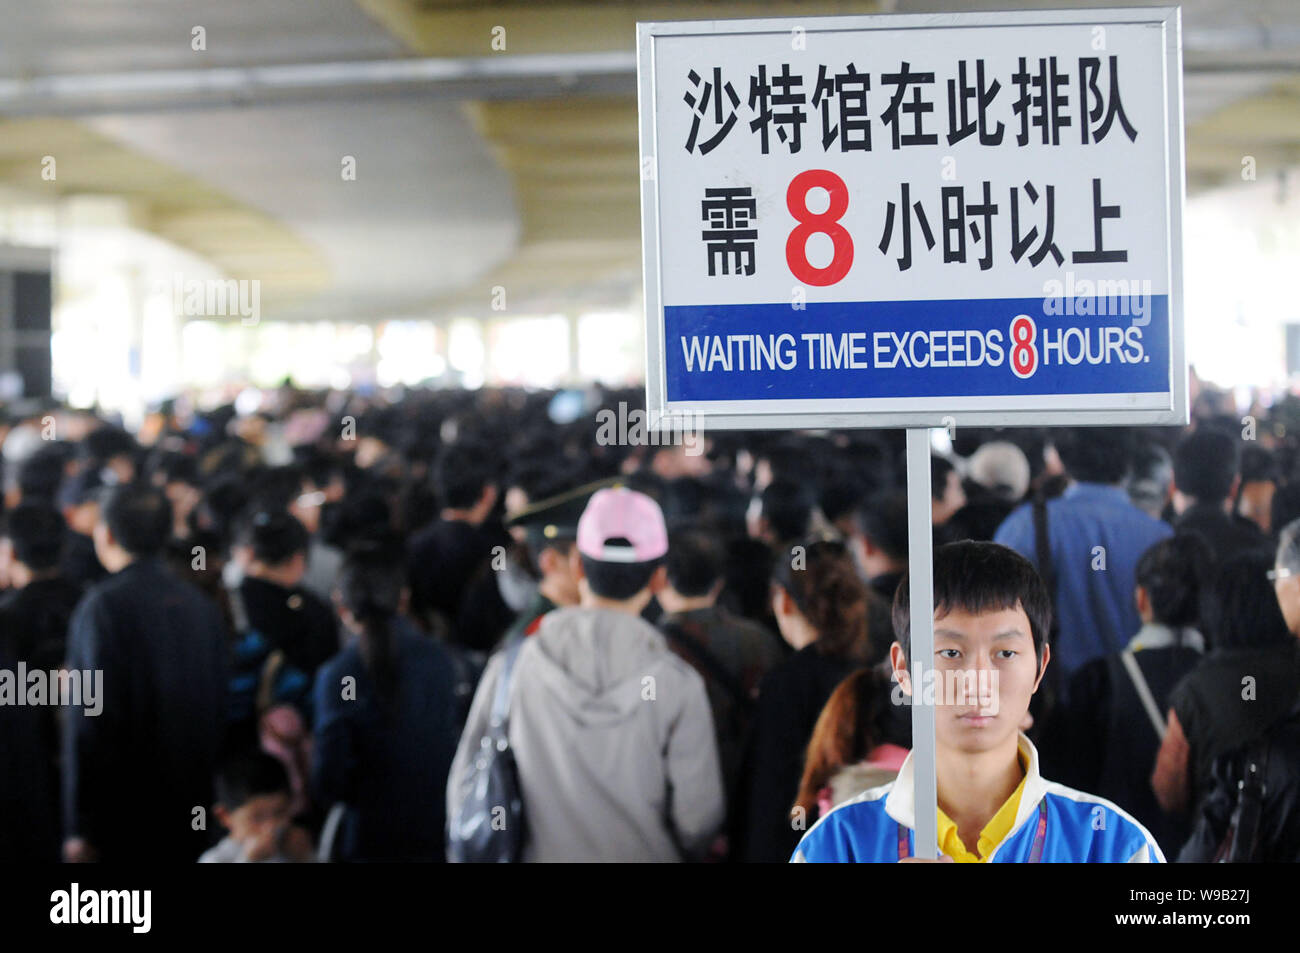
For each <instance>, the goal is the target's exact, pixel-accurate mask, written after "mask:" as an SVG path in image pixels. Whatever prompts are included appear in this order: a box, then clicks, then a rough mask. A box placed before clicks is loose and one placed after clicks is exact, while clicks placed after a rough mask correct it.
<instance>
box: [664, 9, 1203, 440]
mask: <svg viewBox="0 0 1300 953" xmlns="http://www.w3.org/2000/svg"><path fill="white" fill-rule="evenodd" d="M638 32H639V36H638V39H639V68H638V79H639V90H640V121H641V150H642V179H643V182H642V236H643V251H644V265H645V295H646V315H647V334H646V339H647V385H646V386H647V406H648V408H649V409H650V411H651V413H652V414H660V415H664V416H666V417H668V418H670V419H671V418H674V417H677V416H678V415H684V414H692V415H696V414H698V415H703V419H704V421H706V422H707V423H709V424H710V425H715V426H721V427H771V428H781V427H807V426H814V427H815V426H889V427H899V426H903V427H920V426H943V425H944V424H945V423H946V422H947V418H949V417H955V418H956V419H957V420H958V421H959V422H961V423H966V424H1063V423H1094V424H1108V423H1109V424H1118V423H1184V422H1186V419H1187V416H1186V414H1187V406H1186V388H1187V373H1186V363H1185V358H1184V355H1183V341H1182V301H1181V293H1182V288H1181V286H1182V263H1181V228H1182V204H1183V192H1184V184H1183V155H1182V140H1183V132H1182V86H1181V69H1182V64H1181V52H1180V50H1181V47H1180V40H1179V20H1178V12H1177V10H1176V9H1151V8H1148V9H1140V10H1095V11H1089V10H1071V11H1024V12H1017V13H999V14H987V13H986V14H954V15H942V16H939V15H935V16H870V17H828V18H808V19H803V20H734V21H700V22H689V23H650V24H640V25H639V26H638Z"/></svg>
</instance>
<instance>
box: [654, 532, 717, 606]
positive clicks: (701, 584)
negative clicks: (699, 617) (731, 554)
mask: <svg viewBox="0 0 1300 953" xmlns="http://www.w3.org/2000/svg"><path fill="white" fill-rule="evenodd" d="M723 558H724V556H723V552H722V548H721V544H720V543H719V541H718V540H717V538H716V537H714V536H711V535H709V534H708V533H704V532H701V531H699V530H683V531H681V532H677V533H673V534H672V535H671V536H670V537H669V538H668V556H667V557H666V559H665V561H664V565H665V566H666V567H667V572H668V583H669V585H671V586H672V587H673V589H675V590H676V591H677V592H679V593H681V594H682V595H683V596H704V595H708V593H709V590H710V589H712V588H713V586H714V584H715V583H717V581H718V580H719V579H721V578H722V561H723Z"/></svg>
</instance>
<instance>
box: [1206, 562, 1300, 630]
mask: <svg viewBox="0 0 1300 953" xmlns="http://www.w3.org/2000/svg"><path fill="white" fill-rule="evenodd" d="M1272 568H1273V555H1272V554H1271V553H1269V552H1268V551H1267V550H1264V551H1249V552H1245V553H1242V554H1240V555H1237V556H1233V557H1231V558H1230V559H1227V560H1225V561H1224V562H1222V563H1219V564H1218V567H1217V569H1216V570H1215V574H1214V579H1213V581H1212V582H1211V584H1210V588H1209V593H1208V595H1207V596H1206V598H1205V601H1204V606H1203V621H1204V623H1205V624H1204V630H1205V637H1206V639H1207V640H1208V641H1209V643H1210V645H1211V646H1212V647H1214V648H1216V649H1220V648H1227V647H1232V648H1244V647H1249V646H1260V645H1282V644H1285V643H1289V642H1294V641H1295V636H1293V635H1292V634H1291V633H1290V631H1289V630H1288V629H1287V625H1286V619H1285V618H1284V617H1283V615H1282V608H1281V606H1279V605H1278V601H1277V592H1276V591H1275V590H1274V588H1273V583H1271V582H1269V579H1268V572H1269V570H1270V569H1272Z"/></svg>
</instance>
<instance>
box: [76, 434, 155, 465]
mask: <svg viewBox="0 0 1300 953" xmlns="http://www.w3.org/2000/svg"><path fill="white" fill-rule="evenodd" d="M139 446H140V445H139V444H138V443H136V440H135V438H134V437H132V436H131V435H130V434H129V433H127V432H126V431H125V430H123V429H122V428H121V427H114V426H112V425H106V426H103V427H100V428H99V429H97V430H92V431H91V432H90V433H88V434H86V436H85V437H84V438H83V439H82V441H81V445H80V447H79V450H80V452H81V456H82V457H83V458H85V459H86V460H89V461H91V462H93V463H106V462H107V461H109V460H111V459H112V458H113V457H120V456H129V457H134V456H135V455H136V452H137V451H138V450H139Z"/></svg>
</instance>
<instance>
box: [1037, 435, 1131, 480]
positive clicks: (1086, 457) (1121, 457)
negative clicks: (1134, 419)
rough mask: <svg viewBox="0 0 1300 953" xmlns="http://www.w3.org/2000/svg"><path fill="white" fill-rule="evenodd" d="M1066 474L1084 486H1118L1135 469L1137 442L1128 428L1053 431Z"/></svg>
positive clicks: (1053, 439)
mask: <svg viewBox="0 0 1300 953" xmlns="http://www.w3.org/2000/svg"><path fill="white" fill-rule="evenodd" d="M1052 442H1053V444H1054V445H1055V446H1056V453H1057V455H1058V456H1059V457H1060V458H1061V463H1062V464H1063V465H1064V466H1065V472H1066V473H1068V474H1069V475H1070V476H1071V477H1073V478H1074V479H1076V480H1079V481H1080V482H1083V483H1108V484H1115V483H1119V482H1120V481H1121V480H1123V479H1124V478H1125V477H1126V476H1127V475H1128V472H1129V468H1130V467H1131V466H1132V462H1133V453H1134V450H1135V449H1136V447H1137V440H1136V438H1135V437H1134V435H1133V431H1132V430H1130V429H1129V428H1127V427H1068V428H1062V429H1060V430H1054V431H1053V432H1052Z"/></svg>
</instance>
